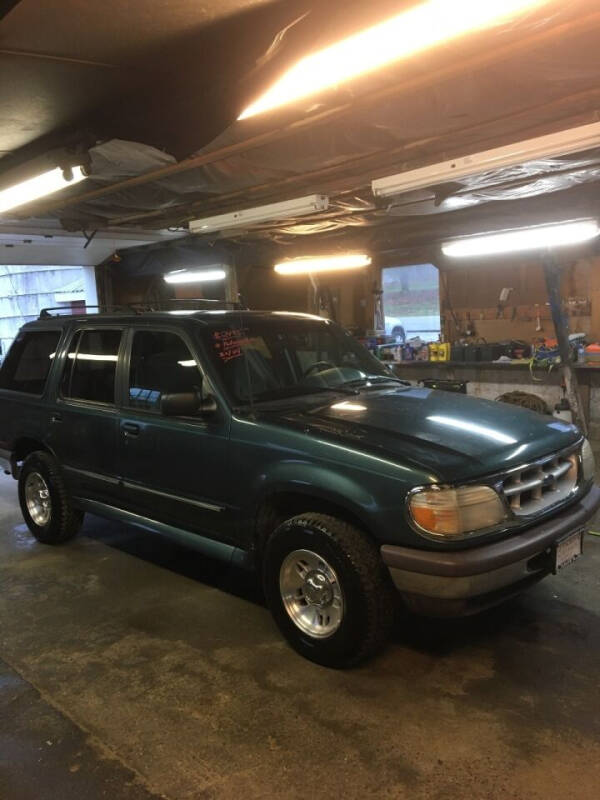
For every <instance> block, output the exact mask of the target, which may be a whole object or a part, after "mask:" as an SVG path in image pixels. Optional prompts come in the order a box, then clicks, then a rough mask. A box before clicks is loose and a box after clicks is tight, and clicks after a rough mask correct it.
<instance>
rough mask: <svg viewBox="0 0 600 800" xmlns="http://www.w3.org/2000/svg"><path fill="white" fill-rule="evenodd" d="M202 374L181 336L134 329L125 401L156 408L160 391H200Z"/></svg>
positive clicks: (140, 406) (161, 393)
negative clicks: (126, 399)
mask: <svg viewBox="0 0 600 800" xmlns="http://www.w3.org/2000/svg"><path fill="white" fill-rule="evenodd" d="M201 388H202V375H201V373H200V370H199V369H198V365H197V364H196V359H195V358H194V356H193V355H192V354H191V352H190V350H189V348H188V346H187V345H186V343H185V342H184V341H183V339H182V338H181V337H180V336H178V335H177V334H176V333H170V332H169V331H136V332H135V333H134V335H133V346H132V349H131V362H130V367H129V390H128V391H129V394H128V397H129V405H130V406H133V407H134V408H143V409H145V410H146V411H158V410H159V409H160V398H161V397H162V395H163V394H174V393H178V392H194V391H200V389H201Z"/></svg>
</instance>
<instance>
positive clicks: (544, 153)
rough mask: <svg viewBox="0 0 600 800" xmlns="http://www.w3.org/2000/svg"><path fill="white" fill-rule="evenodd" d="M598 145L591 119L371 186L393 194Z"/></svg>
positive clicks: (599, 132) (599, 131)
mask: <svg viewBox="0 0 600 800" xmlns="http://www.w3.org/2000/svg"><path fill="white" fill-rule="evenodd" d="M598 145H600V122H592V123H590V124H589V125H580V126H579V127H577V128H569V129H567V130H564V131H558V133H550V134H548V135H547V136H537V137H536V138H535V139H526V140H524V141H522V142H516V143H515V144H509V145H507V146H505V147H496V148H495V149H493V150H484V151H482V152H481V153H474V154H473V155H468V156H461V158H454V159H452V160H451V161H442V162H440V163H439V164H431V165H430V166H428V167H422V168H420V169H413V170H410V171H408V172H399V173H398V174H397V175H390V176H389V177H387V178H378V179H377V180H375V181H372V183H371V189H372V191H373V194H374V195H375V196H376V197H394V196H395V195H398V194H402V193H403V192H413V191H415V190H417V189H425V188H427V187H428V186H435V185H436V184H439V183H448V182H450V181H456V180H459V179H460V178H468V177H471V176H473V175H478V174H480V173H481V172H487V171H490V170H495V169H501V168H505V167H514V166H516V165H517V164H525V163H527V162H529V161H536V160H538V159H544V158H552V157H555V156H564V155H568V154H569V153H579V152H581V151H582V150H590V149H591V148H593V147H598Z"/></svg>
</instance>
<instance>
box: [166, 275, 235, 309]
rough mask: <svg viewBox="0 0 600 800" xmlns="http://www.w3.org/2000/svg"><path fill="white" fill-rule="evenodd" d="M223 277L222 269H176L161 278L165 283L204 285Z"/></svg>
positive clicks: (220, 279)
mask: <svg viewBox="0 0 600 800" xmlns="http://www.w3.org/2000/svg"><path fill="white" fill-rule="evenodd" d="M225 276H226V273H225V270H224V269H195V270H187V269H178V270H175V271H173V272H167V274H166V275H163V278H164V279H165V281H166V283H206V282H207V281H222V280H223V278H225ZM191 313H193V312H191Z"/></svg>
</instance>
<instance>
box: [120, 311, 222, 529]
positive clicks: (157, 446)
mask: <svg viewBox="0 0 600 800" xmlns="http://www.w3.org/2000/svg"><path fill="white" fill-rule="evenodd" d="M128 354H129V357H128V359H127V360H126V362H125V363H126V369H125V373H126V374H125V375H124V384H125V385H124V387H123V397H122V411H121V419H120V423H119V448H120V463H121V472H122V480H123V485H124V489H125V491H124V497H125V507H126V508H127V510H129V511H133V512H134V513H136V514H139V515H142V516H144V517H147V518H149V519H151V520H157V521H159V522H163V523H166V524H169V525H173V526H175V527H178V528H183V529H185V530H189V531H193V532H197V533H202V534H204V535H207V536H212V537H214V538H219V539H223V540H225V541H230V542H233V541H234V540H235V531H234V524H233V514H232V506H231V499H232V498H231V495H232V489H231V484H230V482H229V480H228V459H229V428H230V417H229V413H228V411H227V410H226V409H225V408H223V407H222V406H220V407H219V408H218V409H217V411H216V412H214V413H212V414H211V415H210V416H208V415H207V416H201V415H200V414H198V415H196V416H187V417H165V416H163V415H162V414H161V411H160V400H161V396H162V395H163V394H172V393H179V392H193V391H197V392H200V391H202V389H203V387H202V382H203V373H202V371H201V368H200V361H199V359H198V357H197V353H196V350H195V347H194V346H193V343H192V342H191V340H190V339H189V338H188V337H187V335H186V334H185V332H184V331H182V330H179V329H178V330H171V329H168V328H161V327H156V328H149V327H144V328H136V329H132V330H130V331H129V341H128Z"/></svg>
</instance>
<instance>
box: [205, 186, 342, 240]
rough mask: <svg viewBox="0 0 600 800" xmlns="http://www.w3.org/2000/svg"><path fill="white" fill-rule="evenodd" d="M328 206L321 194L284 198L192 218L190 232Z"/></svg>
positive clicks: (303, 213) (302, 213)
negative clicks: (210, 215) (278, 201)
mask: <svg viewBox="0 0 600 800" xmlns="http://www.w3.org/2000/svg"><path fill="white" fill-rule="evenodd" d="M328 207H329V198H328V197H326V196H325V195H322V194H311V195H308V196H307V197H297V198H295V199H294V200H285V201H283V202H282V203H270V204H269V205H266V206H256V208H245V209H242V210H241V211H232V212H231V213H230V214H219V215H218V216H216V217H206V218H205V219H193V220H192V221H191V222H190V233H213V232H214V231H223V230H228V229H229V228H243V227H245V226H247V225H253V224H256V223H259V222H277V221H278V220H280V219H290V218H294V217H303V216H306V215H307V214H315V213H318V212H319V211H326V210H327V208H328Z"/></svg>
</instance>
